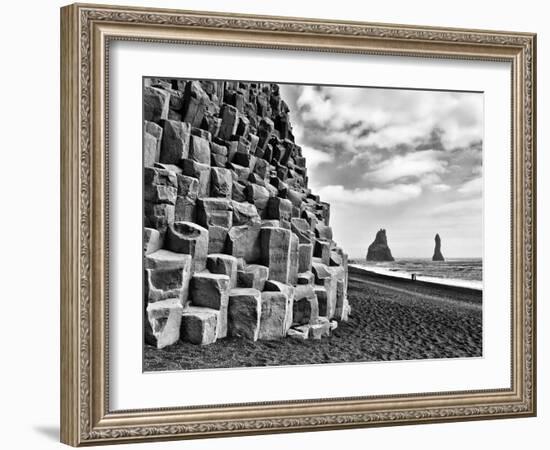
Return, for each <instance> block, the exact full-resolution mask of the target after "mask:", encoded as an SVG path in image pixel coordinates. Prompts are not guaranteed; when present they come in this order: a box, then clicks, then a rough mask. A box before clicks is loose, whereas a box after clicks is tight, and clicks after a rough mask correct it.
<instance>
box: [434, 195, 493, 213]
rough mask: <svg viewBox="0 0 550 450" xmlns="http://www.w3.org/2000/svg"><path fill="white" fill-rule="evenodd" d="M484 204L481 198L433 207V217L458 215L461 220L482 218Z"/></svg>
mask: <svg viewBox="0 0 550 450" xmlns="http://www.w3.org/2000/svg"><path fill="white" fill-rule="evenodd" d="M482 208H483V202H482V199H481V198H474V199H468V200H455V201H451V202H449V203H443V204H440V205H438V206H435V207H433V208H432V209H431V210H430V212H431V214H432V215H436V216H437V215H456V216H459V217H461V218H467V217H480V214H481V210H482Z"/></svg>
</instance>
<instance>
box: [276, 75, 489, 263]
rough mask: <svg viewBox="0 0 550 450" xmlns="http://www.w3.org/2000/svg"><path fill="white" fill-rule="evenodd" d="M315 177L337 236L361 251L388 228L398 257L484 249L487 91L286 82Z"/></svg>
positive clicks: (475, 253) (350, 249) (352, 251)
mask: <svg viewBox="0 0 550 450" xmlns="http://www.w3.org/2000/svg"><path fill="white" fill-rule="evenodd" d="M281 94H282V97H283V99H284V100H285V101H286V102H287V103H288V105H289V107H290V111H291V120H292V124H293V131H294V134H295V137H296V142H297V143H298V144H299V145H301V146H302V149H303V153H304V156H305V157H306V159H307V167H308V175H309V185H310V187H311V188H312V190H313V191H314V193H317V194H319V195H320V196H321V199H322V200H324V201H327V202H329V203H330V204H331V225H332V227H333V231H334V238H335V240H336V241H337V242H338V243H339V245H341V246H342V247H343V248H344V250H345V251H346V252H347V253H348V254H349V255H350V257H352V258H358V257H365V254H366V251H367V247H368V246H369V244H370V243H371V242H372V240H373V239H374V236H375V234H376V231H377V230H378V229H379V228H386V230H387V235H388V243H389V246H390V248H391V250H392V253H393V255H394V257H398V258H399V257H431V256H432V253H433V246H434V236H435V234H436V233H439V234H440V235H441V239H442V251H443V255H444V256H445V257H448V258H452V257H457V258H459V257H479V256H481V255H482V139H483V94H480V93H465V92H443V91H416V90H404V89H375V88H349V87H329V86H299V85H281Z"/></svg>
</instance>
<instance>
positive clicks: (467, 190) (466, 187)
mask: <svg viewBox="0 0 550 450" xmlns="http://www.w3.org/2000/svg"><path fill="white" fill-rule="evenodd" d="M457 191H458V192H460V193H461V194H464V195H472V194H481V192H482V191H483V178H481V177H478V178H474V179H472V180H470V181H466V183H464V184H463V185H462V186H461V187H459V188H458V189H457Z"/></svg>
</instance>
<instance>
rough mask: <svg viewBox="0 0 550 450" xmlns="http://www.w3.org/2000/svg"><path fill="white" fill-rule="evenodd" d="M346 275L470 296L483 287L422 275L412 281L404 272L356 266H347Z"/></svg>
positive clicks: (466, 281) (479, 291)
mask: <svg viewBox="0 0 550 450" xmlns="http://www.w3.org/2000/svg"><path fill="white" fill-rule="evenodd" d="M348 273H349V274H352V273H354V274H361V275H367V276H370V277H374V278H380V279H383V280H388V281H396V282H402V283H403V284H407V283H408V284H410V285H413V284H414V285H418V286H426V287H434V288H441V289H444V290H450V291H452V292H466V293H472V294H476V293H482V292H483V287H480V288H478V287H475V286H466V285H459V284H453V282H462V281H464V283H468V280H456V279H454V278H438V277H429V276H424V275H419V276H418V277H417V278H416V280H412V279H411V277H410V275H409V274H407V273H406V272H397V273H391V272H389V271H387V270H381V271H376V270H372V269H371V268H367V267H364V266H360V265H358V264H349V266H348ZM474 281H477V280H474Z"/></svg>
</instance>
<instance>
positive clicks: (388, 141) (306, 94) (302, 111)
mask: <svg viewBox="0 0 550 450" xmlns="http://www.w3.org/2000/svg"><path fill="white" fill-rule="evenodd" d="M295 101H296V106H297V111H296V114H297V115H299V116H300V120H301V121H302V122H303V123H304V124H310V125H311V124H314V125H316V126H318V127H321V128H324V129H325V130H326V131H327V132H328V133H329V134H332V133H333V132H336V131H345V132H346V133H347V134H348V135H350V136H352V137H354V138H355V144H356V145H358V146H360V145H378V146H382V147H391V146H395V145H399V144H409V145H413V144H414V145H419V146H422V145H423V144H425V143H426V142H429V141H430V140H432V139H433V133H434V131H437V134H438V136H437V138H438V141H439V142H440V143H441V144H442V145H443V146H444V147H445V148H446V149H453V148H457V147H465V146H468V145H470V144H471V143H472V142H474V141H479V140H481V139H482V138H483V95H481V94H479V93H466V92H446V91H420V90H418V91H417V90H406V89H376V88H353V87H330V86H323V87H316V86H303V87H302V88H301V90H300V91H299V93H298V95H297V97H296V100H295ZM352 150H353V149H352Z"/></svg>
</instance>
